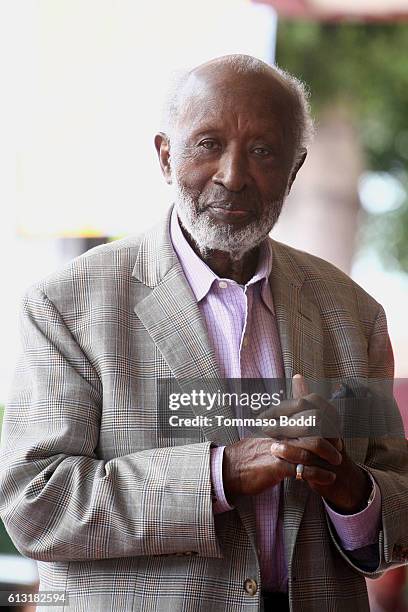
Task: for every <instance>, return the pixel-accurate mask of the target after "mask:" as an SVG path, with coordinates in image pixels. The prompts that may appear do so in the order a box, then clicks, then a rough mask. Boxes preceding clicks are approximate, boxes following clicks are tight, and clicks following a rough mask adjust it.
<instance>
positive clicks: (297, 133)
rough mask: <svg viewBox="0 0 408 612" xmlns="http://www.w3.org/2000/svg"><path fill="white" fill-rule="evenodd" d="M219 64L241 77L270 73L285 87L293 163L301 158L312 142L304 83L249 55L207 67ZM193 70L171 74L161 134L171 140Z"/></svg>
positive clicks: (227, 59)
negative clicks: (290, 105) (289, 103)
mask: <svg viewBox="0 0 408 612" xmlns="http://www.w3.org/2000/svg"><path fill="white" fill-rule="evenodd" d="M212 62H214V63H216V62H219V63H221V64H222V65H223V66H225V65H227V66H230V67H231V68H232V69H233V70H234V71H235V72H237V73H241V74H267V73H268V72H269V73H270V72H271V71H272V72H274V73H275V74H276V75H277V76H278V77H279V80H280V81H281V82H282V84H283V85H286V87H287V89H288V91H289V92H290V94H291V96H292V99H293V132H294V134H293V135H294V142H295V156H294V163H293V165H295V164H296V163H297V161H298V160H299V159H300V158H301V156H302V153H303V149H306V148H307V147H308V145H309V144H310V142H311V141H312V139H313V135H314V122H313V119H312V116H311V112H310V104H309V97H310V93H309V90H308V88H307V87H306V85H305V83H303V82H302V81H301V80H300V79H298V78H297V77H295V76H293V75H292V74H290V73H289V72H286V71H285V70H282V69H281V68H279V67H278V66H270V65H269V64H266V63H265V62H263V61H262V60H260V59H258V58H256V57H252V56H250V55H243V54H235V55H226V56H224V57H219V58H216V59H215V60H211V62H209V63H212ZM194 70H195V68H191V69H189V70H184V71H182V72H181V71H180V72H177V73H174V75H173V78H172V79H171V82H170V87H169V90H168V93H167V96H166V98H165V103H164V106H163V113H162V126H161V129H162V131H163V132H164V133H165V134H167V136H168V137H169V138H170V140H171V139H172V135H173V133H174V129H175V126H176V123H177V117H178V115H179V112H180V108H181V105H182V104H183V103H184V104H185V99H184V96H183V90H184V87H185V85H186V83H187V81H188V79H189V77H190V75H191V74H192V72H194Z"/></svg>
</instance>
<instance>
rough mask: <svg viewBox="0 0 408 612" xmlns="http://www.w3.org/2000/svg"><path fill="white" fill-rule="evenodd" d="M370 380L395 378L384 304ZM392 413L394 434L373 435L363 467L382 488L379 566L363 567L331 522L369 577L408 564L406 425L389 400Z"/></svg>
mask: <svg viewBox="0 0 408 612" xmlns="http://www.w3.org/2000/svg"><path fill="white" fill-rule="evenodd" d="M368 357H369V379H371V380H374V381H381V380H390V379H391V380H392V379H393V376H394V360H393V354H392V348H391V343H390V339H389V336H388V331H387V323H386V317H385V313H384V310H383V308H382V307H381V306H380V307H379V310H378V313H377V317H376V319H375V323H374V326H373V329H372V333H371V336H370V341H369V346H368ZM385 409H387V410H389V411H390V412H391V414H387V415H386V419H385V420H386V422H387V423H388V426H389V430H390V431H392V432H393V434H392V435H385V436H382V437H376V438H370V439H369V442H368V447H367V453H366V457H365V460H364V462H362V463H361V466H362V467H364V468H365V469H367V471H369V472H370V473H371V474H372V476H373V477H374V479H375V481H376V482H377V484H378V486H379V488H380V491H381V528H380V532H379V537H378V556H377V558H378V567H376V568H375V569H373V570H372V571H366V570H364V569H362V567H361V566H360V565H358V564H357V563H356V562H354V561H353V559H352V558H351V557H352V555H350V556H349V555H348V554H347V553H346V551H344V550H343V549H342V548H341V546H340V545H339V543H338V540H337V538H336V536H335V533H334V532H333V530H332V528H331V526H330V524H329V530H330V532H331V535H332V539H333V541H334V543H335V545H336V547H337V548H338V550H339V552H340V553H341V554H342V556H343V557H344V558H345V559H346V560H347V561H348V563H350V564H351V565H352V566H353V567H354V569H356V570H357V571H359V572H360V573H362V574H364V575H365V576H367V577H376V576H378V575H380V574H381V573H382V572H384V571H385V570H387V569H390V568H392V567H396V566H398V565H405V564H407V563H408V521H407V516H408V448H407V440H406V439H405V436H404V427H403V424H402V419H401V416H400V413H399V410H398V406H397V404H396V402H395V400H394V401H391V402H386V407H384V410H385Z"/></svg>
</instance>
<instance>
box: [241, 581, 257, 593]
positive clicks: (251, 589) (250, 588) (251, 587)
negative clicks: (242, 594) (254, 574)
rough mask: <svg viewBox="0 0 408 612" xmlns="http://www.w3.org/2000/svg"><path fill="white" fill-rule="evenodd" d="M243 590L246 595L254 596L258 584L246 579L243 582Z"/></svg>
mask: <svg viewBox="0 0 408 612" xmlns="http://www.w3.org/2000/svg"><path fill="white" fill-rule="evenodd" d="M244 589H245V591H246V592H247V593H248V595H255V594H256V592H257V590H258V583H257V581H256V580H253V578H247V579H246V580H245V582H244Z"/></svg>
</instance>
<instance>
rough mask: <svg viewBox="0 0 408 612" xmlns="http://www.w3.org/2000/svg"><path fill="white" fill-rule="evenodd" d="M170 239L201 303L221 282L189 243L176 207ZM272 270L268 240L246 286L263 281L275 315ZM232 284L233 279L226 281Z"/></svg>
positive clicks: (262, 285) (171, 221) (267, 299)
mask: <svg viewBox="0 0 408 612" xmlns="http://www.w3.org/2000/svg"><path fill="white" fill-rule="evenodd" d="M170 238H171V241H172V243H173V247H174V250H175V252H176V255H177V257H178V259H179V261H180V264H181V267H182V268H183V272H184V274H185V276H186V278H187V281H188V283H189V285H190V287H191V290H192V292H193V294H194V296H195V298H196V300H197V302H199V301H200V300H202V299H203V298H204V297H205V296H206V295H207V293H208V292H209V291H210V289H211V285H212V284H213V282H214V281H215V280H221V278H220V277H219V276H217V274H215V272H213V271H212V270H211V268H209V267H208V266H207V264H206V263H205V262H204V261H203V260H202V259H201V258H200V257H199V256H198V255H197V253H196V252H195V251H194V250H193V249H192V248H191V246H190V245H189V243H188V242H187V240H186V238H185V236H184V234H183V232H182V231H181V228H180V223H179V220H178V216H177V212H176V206H174V207H173V211H172V214H171V220H170ZM271 270H272V247H271V244H270V240H268V239H266V240H264V241H263V242H262V244H261V245H260V253H259V259H258V265H257V268H256V270H255V274H254V276H253V277H252V278H251V279H250V280H249V281H248V283H247V285H246V286H249V285H253V284H255V283H257V282H259V281H261V296H262V299H263V301H264V302H265V304H266V306H268V308H269V309H270V310H271V312H272V313H274V308H273V301H272V295H271V291H270V288H269V283H268V279H269V276H270V273H271ZM225 280H227V281H229V282H231V279H225Z"/></svg>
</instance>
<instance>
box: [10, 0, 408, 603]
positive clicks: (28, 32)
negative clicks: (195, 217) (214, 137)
mask: <svg viewBox="0 0 408 612" xmlns="http://www.w3.org/2000/svg"><path fill="white" fill-rule="evenodd" d="M407 19H408V1H407V0H384V1H382V0H360V1H359V2H353V1H352V0H342V1H340V0H264V2H260V1H257V2H254V1H252V2H251V1H250V0H206V2H205V3H200V4H199V3H192V2H188V1H187V0H173V1H172V2H171V3H169V2H165V1H164V0H156V1H155V2H149V3H141V2H134V0H117V1H114V0H58V2H55V0H13V2H12V3H11V2H9V3H2V4H1V5H0V83H1V89H2V95H1V98H0V108H1V111H2V112H1V113H0V177H1V178H0V202H1V205H0V215H1V217H0V218H1V240H0V260H1V262H2V267H1V275H2V280H3V287H4V288H5V290H4V291H3V298H2V300H1V316H0V335H1V341H2V350H1V352H0V428H1V418H2V412H3V406H4V403H5V402H6V399H7V396H8V393H9V389H10V384H11V380H12V374H13V369H14V365H15V361H16V358H17V354H18V350H19V338H18V321H17V319H18V308H19V300H20V297H21V294H22V293H23V291H24V289H25V288H26V287H28V286H29V285H30V284H32V283H34V282H35V281H36V280H38V279H40V278H42V277H44V276H45V275H47V274H49V273H50V272H52V271H53V270H55V269H56V268H57V267H59V266H61V265H63V264H64V263H65V262H66V261H67V260H69V259H71V258H72V257H74V256H76V255H78V254H80V253H82V252H83V251H85V250H87V249H88V248H91V247H92V246H94V245H96V244H100V243H102V242H105V241H108V240H112V239H116V238H120V237H122V236H125V235H128V234H132V233H138V232H140V231H143V230H145V229H147V228H148V227H149V226H150V225H152V224H153V223H155V222H156V221H157V220H158V219H160V217H162V216H163V214H164V213H165V211H166V209H167V207H168V206H169V204H170V194H169V192H168V190H167V188H166V186H165V184H164V182H163V181H162V178H161V174H160V170H159V165H158V163H157V161H156V156H155V151H154V147H153V136H154V134H155V132H156V131H157V130H158V126H159V118H160V110H161V103H162V100H163V96H164V93H165V91H166V88H167V85H168V79H169V76H170V74H171V73H172V72H173V71H174V70H177V69H180V68H183V67H186V66H189V65H194V64H198V63H200V62H203V61H206V60H207V59H210V58H211V57H215V56H219V55H224V54H226V53H248V54H250V55H255V56H257V57H259V58H261V59H263V60H264V61H266V62H268V63H271V64H273V63H274V62H276V63H278V65H279V66H280V67H281V68H284V69H285V70H288V71H290V72H293V73H294V74H296V75H297V76H298V77H300V78H301V79H303V80H304V81H305V82H306V83H307V84H308V86H309V88H310V92H311V103H312V110H313V115H314V117H315V119H316V124H317V134H316V138H315V140H314V142H313V144H312V146H311V148H310V151H309V158H308V160H307V162H306V165H305V166H304V167H303V169H302V171H301V173H300V174H299V176H298V178H297V181H296V183H295V186H294V189H293V192H292V194H291V196H290V198H289V199H288V201H287V203H286V205H285V208H284V211H283V213H282V217H281V219H280V221H279V223H278V225H277V226H276V228H275V229H274V231H273V233H272V235H273V236H274V237H275V238H277V239H278V240H281V241H283V242H286V243H288V244H291V245H293V246H296V247H298V248H301V249H304V250H306V251H309V252H312V253H315V254H317V255H319V256H321V257H323V258H325V259H327V260H329V261H331V262H333V263H334V264H335V265H337V266H338V267H340V268H341V269H343V270H344V271H345V272H347V273H348V274H350V275H351V276H352V277H353V278H354V279H355V280H356V281H357V282H358V283H359V284H360V285H362V286H363V287H364V288H365V289H366V290H367V291H368V292H369V293H370V294H371V295H373V296H374V297H375V298H376V299H377V300H378V301H379V302H381V303H382V304H383V306H384V308H385V311H386V313H387V317H388V324H389V331H390V336H391V340H392V343H393V347H394V353H395V365H396V376H397V377H398V380H397V382H396V396H397V400H398V402H399V406H400V410H401V412H402V414H403V417H404V418H405V419H406V421H405V423H406V428H407V431H408V386H407V383H406V380H405V379H408V325H407V324H406V317H407V315H406V312H407V298H408V171H407V161H408V118H407V115H408V21H407ZM36 581H37V574H36V565H35V563H34V562H32V561H30V560H27V559H25V558H23V557H21V556H20V555H19V554H18V552H17V551H16V550H15V549H14V547H13V545H12V543H11V542H10V540H9V539H8V536H7V534H6V533H5V530H4V528H3V527H2V526H1V523H0V590H2V589H5V588H6V585H9V586H10V585H12V586H14V587H15V588H24V589H27V588H31V589H33V590H35V588H36ZM404 584H405V572H404V570H396V571H392V572H390V573H389V574H387V575H386V576H385V577H384V578H383V579H382V580H381V581H375V582H372V581H370V598H371V609H372V610H373V611H374V612H380V611H381V610H390V611H391V610H392V611H394V612H397V611H402V610H408V606H407V603H406V594H404ZM404 597H405V599H404ZM4 609H5V608H4ZM14 609H16V608H14ZM27 609H28V608H27Z"/></svg>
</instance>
